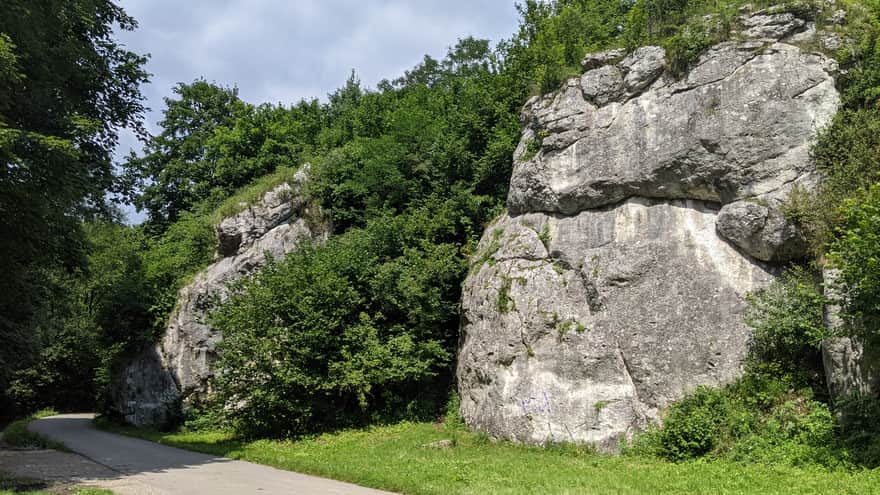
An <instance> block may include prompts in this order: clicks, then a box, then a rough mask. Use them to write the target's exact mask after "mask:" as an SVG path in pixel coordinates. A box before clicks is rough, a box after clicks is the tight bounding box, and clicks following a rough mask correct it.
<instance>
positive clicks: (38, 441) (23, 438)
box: [0, 409, 67, 493]
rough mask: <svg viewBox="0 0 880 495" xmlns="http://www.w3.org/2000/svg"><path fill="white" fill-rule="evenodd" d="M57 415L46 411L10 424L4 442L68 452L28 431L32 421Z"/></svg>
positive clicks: (5, 432)
mask: <svg viewBox="0 0 880 495" xmlns="http://www.w3.org/2000/svg"><path fill="white" fill-rule="evenodd" d="M56 414H58V412H57V411H54V410H52V409H44V410H42V411H38V412H36V413H34V414H32V415H30V416H28V417H26V418H22V419H18V420H15V421H13V422H11V423H9V424H8V425H7V426H6V428H4V429H3V441H4V442H6V443H8V444H9V445H12V446H14V447H40V448H44V449H55V450H62V451H65V452H66V451H67V447H65V446H64V444H62V443H60V442H56V441H54V440H50V439H48V438H46V437H44V436H43V435H40V434H38V433H33V432H31V431H28V429H27V426H28V424H29V423H30V422H31V421H33V420H35V419H40V418H45V417H48V416H54V415H56ZM0 493H2V492H0Z"/></svg>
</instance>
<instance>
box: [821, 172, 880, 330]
mask: <svg viewBox="0 0 880 495" xmlns="http://www.w3.org/2000/svg"><path fill="white" fill-rule="evenodd" d="M840 211H841V216H842V222H841V226H840V229H839V231H838V235H837V236H836V238H835V239H834V240H833V241H832V242H831V244H830V246H829V258H830V259H831V262H832V264H833V266H835V267H836V268H838V269H839V270H840V278H841V281H842V282H843V283H844V285H845V287H846V299H845V304H844V316H845V317H846V319H847V323H848V324H849V325H848V326H849V328H850V329H851V330H852V331H854V332H857V333H860V334H862V335H864V336H868V337H873V340H874V341H876V340H877V338H878V337H880V184H874V185H873V186H871V189H870V191H868V192H867V193H866V194H865V195H863V196H862V197H859V198H853V199H849V200H847V201H845V202H844V204H843V206H842V207H841V209H840ZM874 345H876V343H874Z"/></svg>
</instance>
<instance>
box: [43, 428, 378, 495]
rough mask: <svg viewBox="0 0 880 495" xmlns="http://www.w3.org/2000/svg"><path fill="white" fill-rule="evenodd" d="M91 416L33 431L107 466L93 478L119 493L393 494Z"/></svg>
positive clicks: (125, 494) (157, 494)
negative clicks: (115, 427) (104, 423)
mask: <svg viewBox="0 0 880 495" xmlns="http://www.w3.org/2000/svg"><path fill="white" fill-rule="evenodd" d="M92 418H93V415H92V414H64V415H60V416H52V417H49V418H45V419H40V420H37V421H34V422H32V423H31V424H30V425H29V426H28V429H29V430H31V431H33V432H36V433H41V434H43V435H45V436H47V437H49V438H51V439H53V440H57V441H59V442H62V443H63V444H64V445H66V446H67V448H69V449H70V450H72V451H74V452H76V453H78V454H81V455H82V456H84V457H87V458H88V459H91V460H92V461H94V462H96V463H98V464H100V465H102V466H103V467H105V468H107V469H105V470H103V471H101V473H102V474H100V475H99V479H97V480H93V481H94V482H95V483H96V484H99V485H101V486H107V487H108V488H111V489H113V490H114V492H116V493H118V494H120V495H144V494H148V495H165V494H180V495H202V494H212V495H226V494H228V495H233V494H235V495H238V494H248V493H258V494H264V495H276V494H297V495H299V494H303V495H305V494H308V495H389V494H388V493H387V492H381V491H378V490H372V489H369V488H362V487H359V486H355V485H351V484H348V483H342V482H339V481H333V480H327V479H323V478H316V477H314V476H306V475H303V474H299V473H294V472H290V471H281V470H279V469H275V468H270V467H267V466H261V465H259V464H252V463H250V462H244V461H233V460H230V459H226V458H223V457H214V456H210V455H205V454H199V453H195V452H189V451H186V450H181V449H177V448H174V447H168V446H165V445H159V444H157V443H153V442H148V441H146V440H140V439H137V438H130V437H125V436H121V435H116V434H114V433H108V432H105V431H101V430H98V429H96V428H95V427H94V426H93V425H92ZM104 481H106V482H104Z"/></svg>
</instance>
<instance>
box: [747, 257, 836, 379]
mask: <svg viewBox="0 0 880 495" xmlns="http://www.w3.org/2000/svg"><path fill="white" fill-rule="evenodd" d="M748 301H749V307H748V310H747V311H746V316H745V320H746V323H747V324H748V325H749V326H750V327H752V330H753V338H754V341H753V344H752V349H751V355H750V359H751V361H752V363H753V364H755V365H759V364H765V365H766V364H770V365H773V366H775V367H777V368H778V369H779V370H780V371H781V372H783V373H784V374H785V375H786V376H787V377H790V379H792V380H793V381H794V382H796V383H798V384H799V385H800V386H809V387H811V388H812V389H813V390H815V391H817V393H819V394H822V393H823V392H822V391H824V389H825V374H824V369H823V367H822V355H821V352H820V348H819V346H820V344H821V342H822V339H824V338H825V337H827V336H828V330H827V328H826V327H825V324H824V321H823V308H824V304H825V298H824V296H823V295H822V287H821V285H820V282H819V280H817V277H816V276H815V275H814V274H813V273H811V272H810V271H809V270H808V269H807V268H805V267H801V266H794V267H792V268H790V269H789V270H788V271H786V272H785V273H784V274H783V275H782V276H781V277H780V278H779V279H777V280H775V281H774V282H773V283H771V284H770V285H769V286H768V287H767V288H765V289H762V290H759V291H757V292H754V293H752V294H750V295H749V297H748Z"/></svg>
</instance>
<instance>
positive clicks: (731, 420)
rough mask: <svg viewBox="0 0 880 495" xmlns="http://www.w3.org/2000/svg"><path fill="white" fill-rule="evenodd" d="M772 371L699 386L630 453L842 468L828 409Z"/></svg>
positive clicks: (766, 370)
mask: <svg viewBox="0 0 880 495" xmlns="http://www.w3.org/2000/svg"><path fill="white" fill-rule="evenodd" d="M778 371H779V370H778V369H775V368H773V367H772V366H767V367H764V368H762V369H760V370H758V369H754V370H753V371H752V372H750V373H748V374H746V375H745V376H744V377H742V378H740V379H739V380H737V381H736V382H734V383H732V384H731V385H728V386H727V387H724V388H720V389H710V388H705V387H700V388H697V389H696V390H695V391H694V392H692V393H691V394H689V395H688V396H687V397H685V398H684V399H682V400H681V401H679V402H676V403H675V404H673V405H672V406H670V407H669V409H668V411H667V414H666V417H665V418H664V421H663V427H662V428H655V429H653V430H649V431H648V432H646V433H644V434H642V435H641V436H639V437H637V439H636V441H635V443H634V445H633V446H632V447H630V452H634V453H642V454H650V455H655V456H658V457H662V458H665V459H668V460H671V461H685V460H690V459H696V458H700V457H706V456H709V457H714V458H726V459H732V460H737V461H750V462H755V461H757V462H764V463H768V464H773V463H781V464H789V465H799V464H821V465H826V466H836V465H839V464H841V463H842V461H841V456H840V455H839V452H838V451H837V449H836V447H835V439H834V432H835V426H836V425H835V421H834V416H833V415H832V414H831V411H830V410H829V409H828V406H826V405H825V404H823V403H821V402H817V401H814V400H813V399H812V393H811V392H810V390H809V389H798V388H796V387H795V384H794V383H793V382H791V381H788V380H786V379H784V378H779V376H781V375H780V374H779V372H778Z"/></svg>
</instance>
